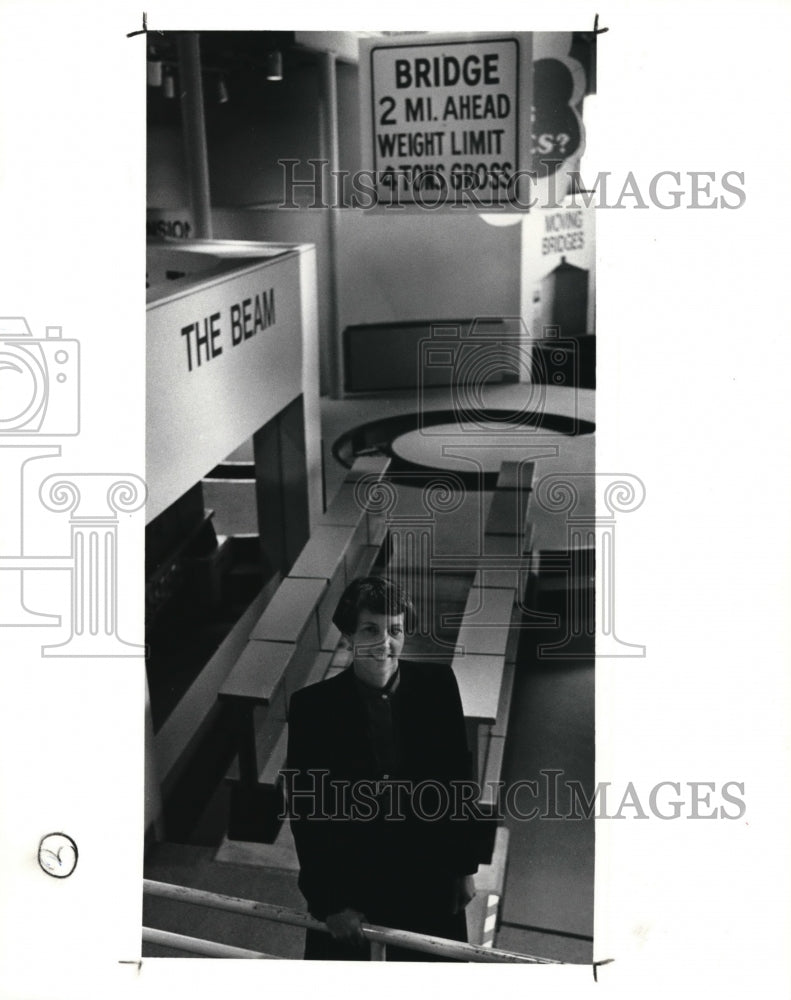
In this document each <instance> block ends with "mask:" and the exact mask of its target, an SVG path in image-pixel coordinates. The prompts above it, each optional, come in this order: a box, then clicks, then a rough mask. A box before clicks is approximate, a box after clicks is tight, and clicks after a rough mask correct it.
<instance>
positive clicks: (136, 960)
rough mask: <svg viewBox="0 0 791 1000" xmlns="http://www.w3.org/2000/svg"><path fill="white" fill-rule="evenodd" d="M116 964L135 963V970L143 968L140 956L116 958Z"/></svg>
mask: <svg viewBox="0 0 791 1000" xmlns="http://www.w3.org/2000/svg"><path fill="white" fill-rule="evenodd" d="M118 964H119V965H136V966H137V971H138V973H139V972H140V970H141V969H142V968H143V959H142V958H127V959H124V958H121V959H119V960H118Z"/></svg>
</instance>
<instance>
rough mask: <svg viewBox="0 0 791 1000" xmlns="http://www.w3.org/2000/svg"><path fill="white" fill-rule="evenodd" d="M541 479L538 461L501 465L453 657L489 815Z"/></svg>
mask: <svg viewBox="0 0 791 1000" xmlns="http://www.w3.org/2000/svg"><path fill="white" fill-rule="evenodd" d="M533 475H534V465H533V463H532V462H504V463H503V464H502V466H501V469H500V473H499V475H498V478H497V486H496V488H495V491H494V494H493V497H492V501H491V504H490V507H489V511H488V513H487V517H486V522H485V528H484V537H483V546H482V553H481V556H480V557H479V558H478V559H476V564H477V568H476V573H475V577H474V579H473V585H472V587H471V588H470V591H469V594H468V597H467V603H466V606H465V610H464V617H463V620H462V624H461V628H460V629H459V633H458V637H457V646H458V647H459V648H458V650H457V653H456V655H455V657H454V660H453V669H454V672H455V674H456V678H457V681H458V683H459V689H460V692H461V695H462V706H463V709H464V714H465V717H466V720H467V728H468V736H469V738H470V743H471V745H472V746H473V749H474V754H473V756H474V760H475V762H476V767H477V773H476V777H477V780H478V782H479V783H480V785H481V788H482V791H481V795H480V798H479V800H478V806H479V808H480V809H481V811H482V812H483V813H484V814H486V813H490V814H493V813H494V812H495V811H496V807H497V804H498V786H497V782H499V781H500V775H501V772H502V765H503V758H504V753H505V739H506V734H507V729H508V718H509V715H510V710H511V700H512V694H513V685H514V678H515V675H516V656H517V649H518V645H519V638H520V629H521V626H522V625H523V624H524V622H525V616H526V615H527V616H528V617H529V616H530V614H531V613H532V612H530V611H529V610H528V609H527V608H526V605H525V600H526V594H527V593H528V592H529V588H530V580H531V574H532V572H533V551H532V549H533V530H532V525H531V524H530V521H529V505H530V499H531V496H532V483H533ZM498 562H499V563H500V566H498V565H497V564H498Z"/></svg>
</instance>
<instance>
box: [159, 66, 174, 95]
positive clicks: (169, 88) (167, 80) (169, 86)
mask: <svg viewBox="0 0 791 1000" xmlns="http://www.w3.org/2000/svg"><path fill="white" fill-rule="evenodd" d="M162 96H163V97H166V98H167V99H168V100H172V99H173V98H174V97H175V96H176V81H175V80H174V79H173V74H172V73H171V72H169V71H167V72H165V74H164V75H163V77H162Z"/></svg>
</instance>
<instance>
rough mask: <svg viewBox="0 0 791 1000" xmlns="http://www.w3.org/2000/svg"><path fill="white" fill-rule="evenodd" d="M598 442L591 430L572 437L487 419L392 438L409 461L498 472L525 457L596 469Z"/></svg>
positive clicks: (399, 454)
mask: <svg viewBox="0 0 791 1000" xmlns="http://www.w3.org/2000/svg"><path fill="white" fill-rule="evenodd" d="M594 447H595V446H594V439H593V436H592V435H591V434H585V435H582V436H570V435H569V434H564V433H562V432H560V431H550V430H546V429H545V428H541V429H537V428H535V427H533V428H531V427H513V426H508V425H503V424H502V423H494V422H487V421H474V422H463V423H457V422H453V423H446V424H434V425H432V426H430V427H421V428H419V429H418V430H411V431H408V432H407V433H405V434H401V435H400V436H399V437H396V438H395V439H394V440H393V441H391V443H390V449H391V451H392V453H393V455H394V456H395V457H397V458H399V459H401V461H403V462H407V463H409V464H410V465H415V466H419V467H421V468H424V469H436V470H441V471H447V472H462V473H464V472H467V473H470V472H482V473H484V474H496V473H497V472H499V470H500V466H501V464H502V463H503V462H518V461H525V460H536V461H540V460H547V462H550V461H552V464H553V465H554V464H558V461H557V460H558V459H561V461H562V468H563V470H567V469H568V470H571V469H574V470H584V469H586V468H588V467H590V468H591V469H592V468H593V461H594ZM553 460H554V461H553ZM541 465H543V461H541Z"/></svg>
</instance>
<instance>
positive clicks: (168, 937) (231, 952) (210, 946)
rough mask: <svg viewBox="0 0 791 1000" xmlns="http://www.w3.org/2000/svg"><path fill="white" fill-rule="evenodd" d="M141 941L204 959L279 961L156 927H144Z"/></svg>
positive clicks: (257, 953) (233, 946) (278, 957)
mask: <svg viewBox="0 0 791 1000" xmlns="http://www.w3.org/2000/svg"><path fill="white" fill-rule="evenodd" d="M143 940H144V941H146V942H148V943H149V944H160V945H164V946H165V947H166V948H173V949H175V950H176V951H186V952H189V953H190V954H191V955H204V956H205V957H206V958H268V959H272V960H273V961H280V956H279V955H267V954H265V953H264V952H263V951H252V950H251V949H249V948H239V947H238V946H236V945H232V944H224V943H222V942H221V941H207V940H206V939H205V938H196V937H190V936H189V935H187V934H176V933H175V931H163V930H160V929H159V928H157V927H144V928H143Z"/></svg>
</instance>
